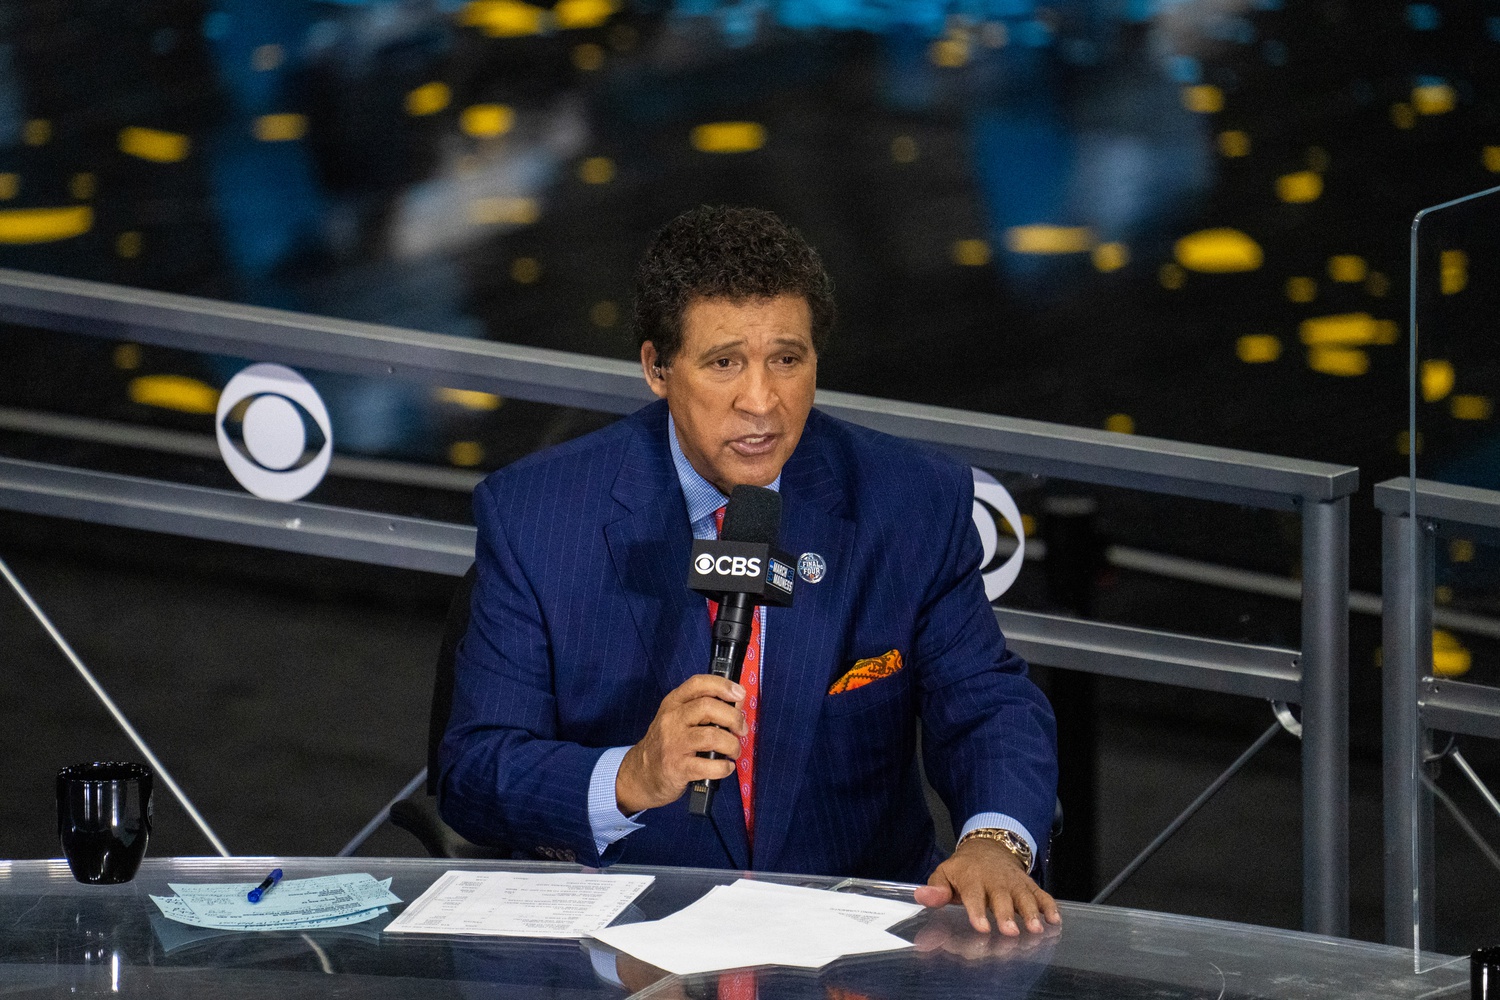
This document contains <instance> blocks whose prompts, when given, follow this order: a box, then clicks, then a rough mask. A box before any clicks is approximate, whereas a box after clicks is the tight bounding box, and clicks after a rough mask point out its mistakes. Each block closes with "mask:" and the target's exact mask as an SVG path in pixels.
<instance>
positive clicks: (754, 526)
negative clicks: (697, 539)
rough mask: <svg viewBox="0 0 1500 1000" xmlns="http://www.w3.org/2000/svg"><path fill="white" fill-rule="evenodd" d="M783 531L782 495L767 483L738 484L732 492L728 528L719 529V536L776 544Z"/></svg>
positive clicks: (730, 539)
mask: <svg viewBox="0 0 1500 1000" xmlns="http://www.w3.org/2000/svg"><path fill="white" fill-rule="evenodd" d="M780 533H781V494H780V493H777V492H776V491H775V490H768V489H766V488H765V487H764V486H736V487H735V488H734V491H733V492H732V493H730V494H729V506H728V507H726V508H725V510H724V530H722V531H720V532H719V538H720V539H721V540H722V541H726V542H752V543H754V544H756V545H775V544H776V536H777V535H779V534H780Z"/></svg>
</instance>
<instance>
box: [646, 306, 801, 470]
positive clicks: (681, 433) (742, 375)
mask: <svg viewBox="0 0 1500 1000" xmlns="http://www.w3.org/2000/svg"><path fill="white" fill-rule="evenodd" d="M657 364H658V357H657V353H656V345H655V344H652V343H651V342H650V341H647V342H646V343H645V344H642V345H641V366H642V368H644V369H645V372H646V381H647V383H648V384H650V386H651V391H652V392H654V393H656V394H657V395H658V396H660V397H661V398H663V399H665V400H666V401H667V406H668V407H669V408H670V409H671V411H672V419H673V421H674V422H675V423H676V424H677V442H678V444H679V445H681V447H682V453H683V454H684V455H685V456H686V457H687V460H688V461H689V462H691V463H692V465H693V468H694V469H696V470H698V474H699V475H701V476H702V477H703V478H704V479H707V480H708V481H709V482H711V483H713V484H714V485H715V486H717V487H718V488H719V491H720V492H722V493H723V494H724V495H725V496H728V495H729V493H730V491H731V490H733V489H734V487H736V486H741V485H750V486H769V485H770V484H771V483H772V482H774V481H775V479H776V477H777V476H778V475H780V474H781V467H782V466H783V465H785V464H786V460H787V459H788V458H790V457H791V455H792V452H793V450H795V449H796V447H797V442H798V440H800V439H801V437H802V426H803V425H804V424H805V423H807V414H808V411H809V410H811V409H812V403H813V390H814V389H815V388H816V386H817V380H818V355H817V352H815V351H814V350H813V343H812V312H811V310H810V309H809V308H808V305H807V300H806V299H804V298H803V297H802V296H800V295H780V296H777V297H776V298H773V299H748V300H746V301H744V302H740V303H735V302H732V301H730V300H728V299H694V300H693V301H692V302H690V303H689V304H688V307H687V308H686V309H684V310H683V313H682V349H681V350H679V351H678V352H677V356H676V357H675V358H673V359H672V363H671V364H670V365H667V366H664V367H662V368H660V369H658V368H656V367H655V366H656V365H657Z"/></svg>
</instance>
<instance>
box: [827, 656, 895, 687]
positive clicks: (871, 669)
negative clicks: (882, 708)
mask: <svg viewBox="0 0 1500 1000" xmlns="http://www.w3.org/2000/svg"><path fill="white" fill-rule="evenodd" d="M900 671H901V652H900V650H896V649H893V650H891V651H890V652H889V653H885V654H883V655H881V656H871V657H869V658H867V659H863V660H860V661H859V662H858V663H856V664H854V666H852V667H850V668H849V672H848V673H846V674H845V675H844V676H842V677H840V678H839V679H838V680H836V681H834V682H833V687H831V688H829V689H828V693H829V694H843V693H844V692H845V691H853V690H855V689H856V688H862V687H864V686H865V685H866V684H869V683H871V682H873V681H878V680H880V679H881V678H882V677H889V676H891V675H892V674H895V673H899V672H900Z"/></svg>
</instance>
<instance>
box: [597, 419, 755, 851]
mask: <svg viewBox="0 0 1500 1000" xmlns="http://www.w3.org/2000/svg"><path fill="white" fill-rule="evenodd" d="M643 423H644V426H643V427H642V429H641V431H640V433H638V434H636V435H635V437H634V439H633V440H632V442H631V444H630V446H629V447H628V450H627V452H626V455H625V458H624V461H623V462H622V463H621V466H620V472H619V474H618V475H617V476H616V479H615V484H614V488H613V491H612V492H613V495H614V498H615V499H616V500H617V501H618V502H619V503H620V504H621V505H622V506H624V507H625V508H626V510H627V511H628V513H626V514H625V516H624V517H621V518H620V519H619V520H617V521H614V522H612V523H611V524H609V525H606V526H605V529H604V534H605V539H606V541H607V544H608V545H609V552H610V559H611V561H612V562H613V563H614V568H615V574H616V576H617V578H618V580H619V585H620V591H621V592H622V593H623V594H624V595H625V602H626V604H627V605H628V606H629V607H630V614H631V618H632V619H633V620H634V622H635V627H636V631H637V632H638V633H639V635H640V640H641V647H642V648H643V649H644V650H645V651H646V656H647V658H648V659H649V661H650V665H651V672H652V674H653V676H655V677H656V679H657V682H658V684H659V685H660V687H661V694H662V695H665V694H666V693H667V692H669V691H672V690H674V689H675V688H677V687H678V686H679V685H681V684H682V683H683V682H684V681H686V680H687V679H688V678H689V677H691V676H692V675H693V674H701V673H703V672H704V671H705V670H706V669H707V666H708V654H709V649H708V643H709V629H708V607H707V605H706V604H705V602H704V600H703V598H702V597H700V596H699V595H697V594H695V593H693V592H692V591H690V590H688V589H687V582H686V581H687V568H688V560H689V558H690V557H691V556H692V548H693V534H692V529H691V528H690V527H689V525H688V520H687V507H686V505H685V503H684V501H683V499H682V488H681V487H680V486H679V485H678V482H677V470H676V469H675V468H674V467H673V465H672V456H671V451H670V450H669V447H668V445H667V439H666V434H667V421H666V406H665V404H657V405H656V406H653V407H649V408H648V409H647V411H646V414H645V420H644V421H643ZM679 807H680V808H682V809H683V810H684V811H686V798H685V797H684V799H683V801H682V802H681V803H679ZM688 820H689V822H694V823H697V822H702V820H699V819H694V818H692V817H688ZM711 820H712V822H713V824H714V826H715V828H716V830H717V831H718V834H719V839H720V840H721V841H722V842H723V845H724V849H725V851H726V852H727V853H728V854H729V857H730V860H731V861H732V863H733V865H734V866H735V867H737V868H740V869H742V870H744V869H748V868H749V867H750V845H749V842H748V841H747V839H746V837H745V817H744V812H743V808H742V806H741V804H740V795H739V783H738V782H737V781H735V780H734V778H733V776H731V777H730V778H729V780H727V781H725V782H723V783H722V784H721V785H720V788H719V793H718V794H717V795H715V796H714V805H713V810H712V813H711Z"/></svg>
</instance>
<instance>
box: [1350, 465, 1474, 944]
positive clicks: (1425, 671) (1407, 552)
mask: <svg viewBox="0 0 1500 1000" xmlns="http://www.w3.org/2000/svg"><path fill="white" fill-rule="evenodd" d="M1413 498H1415V504H1416V506H1415V509H1413V506H1412V503H1413ZM1375 506H1376V507H1377V508H1378V509H1379V510H1380V512H1381V515H1382V518H1381V520H1382V535H1381V555H1382V570H1381V586H1382V590H1383V593H1384V604H1385V614H1384V621H1383V623H1382V628H1383V632H1384V635H1383V638H1382V641H1383V643H1384V650H1385V653H1384V656H1383V660H1382V664H1383V665H1382V669H1381V674H1382V680H1381V683H1382V702H1383V711H1382V727H1383V732H1384V738H1383V757H1384V798H1385V806H1384V816H1385V935H1386V941H1387V943H1389V944H1395V945H1405V946H1408V947H1415V946H1416V945H1417V944H1418V937H1419V932H1420V928H1424V927H1426V928H1430V927H1432V926H1433V923H1432V921H1433V907H1432V900H1433V854H1432V846H1433V799H1434V791H1435V788H1434V785H1433V783H1432V775H1431V774H1430V773H1429V772H1430V771H1431V769H1432V766H1433V765H1434V764H1435V763H1436V762H1437V761H1438V760H1439V759H1440V758H1441V757H1443V756H1448V757H1452V758H1453V759H1454V761H1455V763H1456V764H1457V765H1458V766H1459V769H1460V771H1461V772H1463V773H1464V775H1465V777H1467V778H1468V779H1469V780H1470V781H1472V782H1473V783H1474V784H1475V785H1476V786H1477V788H1478V789H1479V790H1480V792H1481V794H1482V795H1483V796H1485V797H1486V798H1487V799H1488V801H1490V802H1492V803H1493V802H1494V799H1493V796H1491V795H1490V794H1489V791H1488V789H1486V788H1485V787H1484V785H1483V783H1481V782H1480V781H1479V780H1478V777H1477V776H1476V775H1475V774H1474V773H1473V770H1472V769H1471V768H1469V767H1468V764H1467V762H1466V761H1464V759H1463V757H1462V755H1461V754H1457V753H1456V751H1454V750H1453V749H1452V748H1449V749H1448V750H1447V751H1445V752H1444V753H1443V754H1435V753H1434V750H1433V745H1432V732H1433V730H1439V731H1442V732H1446V733H1454V734H1459V735H1467V736H1482V737H1487V738H1489V739H1500V689H1497V688H1494V687H1490V686H1488V685H1481V684H1474V683H1471V682H1467V681H1459V680H1453V679H1451V678H1445V677H1438V676H1436V675H1435V674H1434V672H1433V659H1432V628H1433V599H1434V596H1435V593H1436V588H1435V566H1436V545H1435V542H1436V539H1437V538H1438V536H1441V535H1451V534H1459V533H1461V534H1462V535H1463V537H1464V538H1467V539H1469V540H1471V541H1482V542H1489V543H1491V544H1500V491H1496V490H1486V489H1479V488H1476V487H1472V486H1453V485H1449V484H1447V483H1438V482H1431V481H1428V480H1421V479H1419V480H1416V481H1415V482H1413V481H1412V480H1410V479H1407V478H1400V479H1389V480H1386V481H1385V482H1383V483H1380V484H1378V485H1377V486H1376V487H1375ZM1486 849H1487V848H1486ZM1414 859H1415V860H1414Z"/></svg>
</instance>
